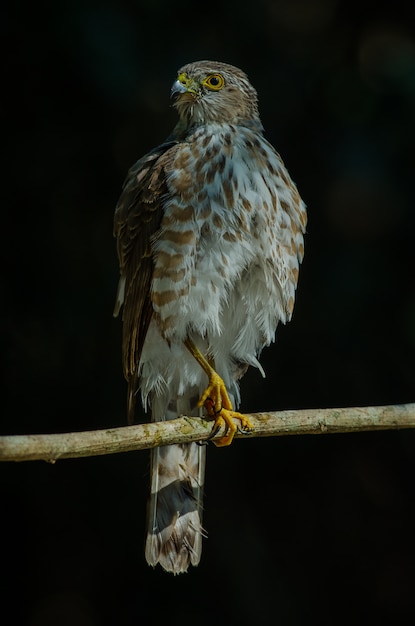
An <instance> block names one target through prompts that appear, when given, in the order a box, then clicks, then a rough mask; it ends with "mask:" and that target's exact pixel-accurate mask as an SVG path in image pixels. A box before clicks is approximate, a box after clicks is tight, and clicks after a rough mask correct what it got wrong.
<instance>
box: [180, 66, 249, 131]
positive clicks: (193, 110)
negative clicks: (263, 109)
mask: <svg viewBox="0 0 415 626" xmlns="http://www.w3.org/2000/svg"><path fill="white" fill-rule="evenodd" d="M171 96H172V97H173V98H174V99H175V102H174V106H175V108H176V110H177V112H178V114H179V117H180V121H181V123H182V124H185V126H187V127H190V126H193V125H195V124H208V123H210V122H218V123H225V122H229V123H232V122H234V123H237V122H238V121H240V120H244V119H248V120H252V119H258V98H257V93H256V91H255V89H254V88H253V87H252V85H251V84H250V82H249V80H248V77H247V76H246V74H245V73H244V72H242V70H240V69H238V68H237V67H233V66H232V65H227V64H226V63H220V62H218V61H198V62H196V63H189V64H188V65H185V66H184V67H182V68H181V69H180V70H179V71H178V74H177V80H176V81H175V83H174V84H173V87H172V90H171Z"/></svg>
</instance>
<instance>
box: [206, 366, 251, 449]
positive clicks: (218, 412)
mask: <svg viewBox="0 0 415 626" xmlns="http://www.w3.org/2000/svg"><path fill="white" fill-rule="evenodd" d="M198 406H204V407H205V409H206V411H207V414H208V415H209V416H210V417H211V418H212V419H214V420H215V423H214V424H213V428H212V435H211V437H214V436H215V435H216V433H217V432H218V431H219V430H220V429H221V428H222V426H223V425H225V426H226V428H227V429H226V434H225V435H224V437H221V438H220V439H218V440H217V441H214V442H213V443H214V444H215V446H218V447H221V446H229V445H230V444H231V443H232V441H233V438H234V437H235V433H236V432H237V431H238V430H239V431H240V432H243V433H245V434H248V433H250V432H251V430H252V429H253V426H252V424H251V422H250V421H249V419H248V418H247V417H246V415H243V414H242V413H238V412H237V411H234V410H233V408H232V403H231V401H230V399H229V395H228V392H227V390H226V387H225V383H224V382H223V380H222V378H221V377H220V376H219V374H217V373H216V372H215V370H213V369H212V371H210V372H209V385H208V387H207V388H206V389H205V391H204V393H203V394H202V397H201V398H200V400H199V402H198ZM234 419H238V420H239V421H240V422H241V426H240V427H239V428H238V427H237V425H236V424H235V422H234Z"/></svg>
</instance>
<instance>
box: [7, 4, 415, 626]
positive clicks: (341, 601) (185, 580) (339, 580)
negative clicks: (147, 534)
mask: <svg viewBox="0 0 415 626" xmlns="http://www.w3.org/2000/svg"><path fill="white" fill-rule="evenodd" d="M414 6H415V5H414V4H413V3H411V2H400V1H395V2H388V3H382V2H369V1H368V0H362V1H360V2H355V1H349V2H345V1H341V0H338V1H336V0H315V1H313V2H308V1H306V0H302V1H301V0H280V1H274V2H273V1H271V0H257V1H256V2H254V3H250V2H245V3H243V2H235V1H234V0H231V1H229V2H223V3H215V2H212V3H209V4H206V5H205V4H204V3H195V2H193V3H192V2H185V1H181V2H180V1H178V2H174V1H169V2H168V1H167V0H152V1H151V2H150V1H147V2H138V1H136V2H133V1H126V0H122V1H121V2H120V1H119V2H116V1H115V0H112V1H111V0H108V1H106V2H98V1H95V2H94V1H92V0H86V1H84V2H80V1H79V0H78V1H76V0H75V1H73V0H72V1H71V2H69V0H68V1H66V2H64V1H57V2H54V3H50V4H48V3H45V2H42V1H41V0H40V1H39V2H36V3H23V2H13V3H9V4H8V5H7V6H3V7H2V9H1V12H2V16H1V20H0V28H1V31H2V33H1V34H2V43H3V46H4V49H3V53H2V62H3V63H2V64H3V69H2V87H3V89H2V97H1V108H2V120H3V122H4V127H3V132H2V135H3V136H2V146H3V148H4V157H5V158H4V161H3V166H2V169H3V173H4V180H3V184H2V230H1V238H2V243H1V252H2V255H3V260H2V267H3V270H4V271H3V277H2V293H3V298H2V306H1V323H2V345H1V358H2V361H3V374H2V382H3V383H4V388H3V391H2V394H1V405H2V410H1V426H2V432H3V433H9V434H15V433H16V434H17V433H41V432H65V431H73V430H90V429H95V428H101V427H110V426H111V427H112V426H121V425H123V424H124V423H125V393H126V385H125V382H124V380H123V377H122V370H121V323H120V321H119V320H114V319H113V318H112V308H113V303H114V297H115V290H116V285H117V280H118V266H117V259H116V254H115V243H114V240H113V238H112V219H113V211H114V206H115V204H116V201H117V199H118V196H119V194H120V189H121V185H122V182H123V179H124V176H125V174H126V172H127V169H128V167H129V166H130V165H131V164H132V163H133V162H134V161H135V160H136V159H137V158H138V157H140V156H142V155H143V154H145V153H146V152H147V151H148V150H149V149H151V148H152V147H153V146H155V145H156V144H157V143H159V142H160V141H162V140H163V139H164V138H165V137H166V136H167V135H168V133H169V132H170V130H171V128H172V127H173V125H174V123H175V119H176V117H175V113H174V111H173V110H172V109H171V107H170V101H169V90H170V86H171V84H172V82H173V81H174V79H175V76H176V70H177V69H178V68H179V67H180V66H181V65H183V64H184V63H186V62H189V61H194V60H198V59H204V58H208V59H209V58H210V59H218V60H222V61H226V62H230V63H233V64H235V65H238V66H240V67H241V68H243V69H244V70H245V71H246V72H247V73H248V75H249V76H250V78H251V80H252V82H253V84H254V85H255V87H256V88H257V90H258V92H259V97H260V109H261V116H262V120H263V123H264V126H265V129H266V134H267V137H268V139H269V140H270V141H271V142H272V143H273V144H274V145H275V146H276V147H277V149H278V150H279V151H280V153H281V154H282V156H283V158H284V160H285V162H286V165H287V167H288V169H289V171H290V173H291V175H292V176H293V178H294V180H295V181H296V182H297V184H298V186H299V189H300V191H301V193H302V196H303V198H304V200H305V202H306V203H307V205H308V209H309V226H308V234H307V238H306V255H305V261H304V264H303V267H302V270H301V273H300V283H299V289H298V298H297V304H296V309H295V312H294V317H293V321H292V322H291V324H289V325H288V326H287V327H282V328H280V329H279V333H278V337H277V343H276V345H274V346H273V347H271V348H269V349H267V350H266V351H265V352H264V354H263V358H262V363H263V365H264V367H265V369H266V371H267V378H266V379H265V380H262V379H261V377H260V375H259V374H258V372H255V371H253V372H249V373H248V374H247V376H246V377H245V379H244V381H243V383H242V397H243V405H242V409H244V410H246V411H255V410H267V409H283V408H307V407H334V406H356V405H363V406H364V405H373V404H389V403H390V404H392V403H404V402H409V401H413V400H414V393H413V391H414V374H415V371H414V370H415V367H414V356H415V354H414V353H415V290H414V279H413V275H414V270H415V262H414V252H413V228H414V210H413V182H414V175H415V163H414V156H413V155H414V139H415V133H414V131H415V38H414V29H413V27H414V23H415V8H414ZM414 449H415V437H414V433H413V432H412V431H402V432H384V433H365V434H357V435H337V436H333V435H332V436H320V437H291V438H274V439H268V440H258V439H257V440H250V441H243V442H241V441H237V442H235V444H234V445H233V446H231V448H230V449H227V450H223V449H221V450H219V449H215V448H214V446H209V449H208V467H207V481H206V498H205V509H206V511H205V527H206V529H207V530H208V532H209V538H208V539H207V540H206V541H205V542H204V552H203V557H202V562H201V564H200V566H199V567H198V568H197V569H192V570H191V571H190V572H189V573H188V574H187V575H184V576H181V577H176V578H174V577H171V576H169V575H167V574H164V573H163V572H162V571H158V570H154V571H153V570H151V569H149V568H148V567H147V566H146V564H145V561H144V555H143V543H144V530H145V506H146V495H147V489H148V478H149V477H148V456H149V455H148V453H147V452H137V453H129V454H124V455H114V456H109V457H102V458H91V459H84V460H68V461H61V462H58V463H57V464H56V465H47V464H46V463H23V464H15V465H14V464H3V465H2V466H1V467H0V471H1V473H0V477H1V503H2V504H1V520H2V525H3V528H2V534H1V537H2V538H1V544H2V548H1V554H0V556H1V559H0V560H1V569H2V571H3V573H4V574H5V575H6V579H7V581H6V584H3V585H2V587H1V593H2V595H3V594H4V597H3V598H2V599H1V620H0V621H1V622H2V623H3V624H24V625H29V626H39V625H42V626H49V625H52V624H53V625H55V624H58V625H63V626H67V625H68V626H69V625H72V624H76V625H77V626H107V625H112V624H122V625H124V624H125V625H130V624H131V625H133V624H162V623H166V622H167V623H172V624H176V623H180V624H183V623H192V622H191V620H192V621H194V620H196V621H197V623H198V624H200V625H201V626H202V625H204V624H211V623H215V622H217V621H223V622H224V623H225V621H226V622H227V623H229V624H233V623H235V624H236V623H238V624H252V623H257V624H268V623H276V624H281V625H284V626H291V625H293V626H294V625H298V624H300V625H307V626H308V625H319V624H324V625H325V624H327V625H328V624H330V625H332V624H337V625H343V624H351V623H352V624H362V625H363V624H364V625H368V624H388V625H389V624H394V625H406V624H414V623H415V593H414V585H415V533H414V528H415V494H414V470H415V456H414Z"/></svg>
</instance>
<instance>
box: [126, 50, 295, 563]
mask: <svg viewBox="0 0 415 626" xmlns="http://www.w3.org/2000/svg"><path fill="white" fill-rule="evenodd" d="M171 97H172V99H173V107H174V108H175V110H176V112H177V115H178V122H177V124H176V126H175V127H174V129H173V131H172V133H171V134H170V135H169V136H168V137H167V139H166V140H165V141H164V142H163V143H161V144H160V145H158V146H157V147H155V148H154V149H152V150H151V151H150V152H149V153H148V154H146V155H145V156H143V157H142V158H140V159H139V160H138V161H137V162H136V163H135V164H134V165H133V166H132V167H131V168H130V170H129V172H128V174H127V177H126V179H125V182H124V185H123V188H122V192H121V196H120V198H119V201H118V203H117V206H116V209H115V216H114V235H115V237H116V243H117V252H118V260H119V266H120V279H119V284H118V291H117V297H116V304H115V309H114V316H117V315H118V314H119V313H120V311H121V309H122V323H123V339H122V350H123V369H124V375H125V378H126V380H127V383H128V398H127V405H128V406H127V411H128V417H129V422H130V423H132V422H133V421H134V419H135V418H134V416H135V404H136V397H137V395H141V400H142V405H143V408H144V410H145V411H147V410H150V411H151V420H152V421H161V420H169V419H173V418H176V417H178V416H180V415H188V416H200V415H205V416H206V417H207V418H209V419H212V421H213V428H212V433H214V434H216V433H217V432H218V431H219V429H220V428H221V427H224V433H225V434H224V435H223V436H220V437H219V438H218V439H216V438H215V440H214V443H215V444H216V445H218V446H228V445H230V444H231V442H232V440H233V438H234V435H235V432H236V431H237V430H240V431H241V432H245V433H249V432H251V430H252V423H251V421H250V420H249V418H248V416H245V415H243V414H242V413H238V412H237V411H236V409H237V408H238V406H239V404H240V391H239V380H240V379H241V377H242V376H243V375H244V374H245V372H246V371H247V369H248V367H249V366H252V367H256V368H258V369H259V371H260V372H261V374H262V375H265V374H264V371H263V368H262V366H261V365H260V362H259V356H260V353H261V351H262V349H263V348H264V347H265V346H268V345H269V344H271V343H272V342H273V341H274V339H275V332H276V329H277V326H278V324H279V323H280V322H281V323H284V324H285V323H286V322H288V321H289V320H290V319H291V316H292V313H293V308H294V300H295V294H296V287H297V281H298V274H299V266H300V264H301V262H302V259H303V254H304V235H305V231H306V224H307V213H306V206H305V204H304V202H303V200H302V199H301V197H300V195H299V192H298V189H297V186H296V184H295V183H294V182H293V180H292V179H291V177H290V175H289V174H288V171H287V169H286V167H285V165H284V163H283V161H282V159H281V157H280V156H279V154H278V153H277V151H276V150H275V148H274V147H273V146H272V145H271V144H270V143H269V142H268V141H267V139H266V138H265V136H264V129H263V126H262V123H261V120H260V116H259V110H258V95H257V92H256V90H255V89H254V87H253V86H252V85H251V83H250V81H249V79H248V77H247V75H246V73H245V72H244V71H242V70H241V69H239V68H237V67H234V66H233V65H230V64H227V63H223V62H219V61H207V60H206V61H197V62H192V63H188V64H186V65H184V66H183V67H181V69H179V70H178V73H177V77H176V79H175V81H174V83H173V86H172V89H171ZM199 443H200V442H195V443H190V444H175V445H169V446H164V447H156V448H154V449H153V450H152V451H151V463H150V474H151V478H150V483H151V487H150V495H149V503H148V509H147V515H148V528H147V536H146V541H145V557H146V560H147V563H148V564H149V565H150V566H153V567H155V566H156V565H157V564H159V565H161V567H162V568H163V569H164V570H165V571H167V572H170V573H172V574H181V573H184V572H186V571H187V570H188V568H189V566H190V565H193V566H196V565H198V564H199V562H200V558H201V551H202V538H204V537H205V536H206V533H205V531H204V528H203V524H202V517H203V487H204V475H205V460H206V446H205V445H199Z"/></svg>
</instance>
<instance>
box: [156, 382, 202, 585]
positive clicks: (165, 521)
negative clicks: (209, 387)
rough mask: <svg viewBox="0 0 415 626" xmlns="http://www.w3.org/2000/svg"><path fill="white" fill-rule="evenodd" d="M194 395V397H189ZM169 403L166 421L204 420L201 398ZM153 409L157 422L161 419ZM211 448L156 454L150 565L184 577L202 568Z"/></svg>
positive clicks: (185, 448) (167, 448) (167, 449)
mask: <svg viewBox="0 0 415 626" xmlns="http://www.w3.org/2000/svg"><path fill="white" fill-rule="evenodd" d="M189 396H190V394H189ZM189 396H188V395H186V396H181V397H179V398H178V399H177V400H175V401H174V402H171V403H170V404H169V407H168V410H167V411H166V413H165V416H164V417H165V419H174V418H176V417H178V416H179V415H181V414H184V415H192V414H193V415H198V414H199V409H195V406H196V403H197V400H198V395H197V392H196V393H195V394H194V398H192V399H190V397H189ZM154 413H155V409H154V408H153V419H160V418H158V417H157V416H156V415H155V414H154ZM205 448H206V447H205V446H203V445H198V444H196V443H191V444H178V445H172V446H163V447H159V448H155V449H153V450H152V451H151V493H150V500H149V506H148V529H147V539H146V550H145V553H146V560H147V563H148V564H149V565H152V566H155V565H157V563H160V565H161V566H162V567H163V569H165V570H166V571H168V572H172V573H173V574H180V573H182V572H186V571H187V568H188V566H189V565H190V564H191V565H197V564H198V563H199V561H200V556H201V552H202V536H203V534H204V531H203V528H202V508H203V484H204V475H205V454H206V449H205Z"/></svg>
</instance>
